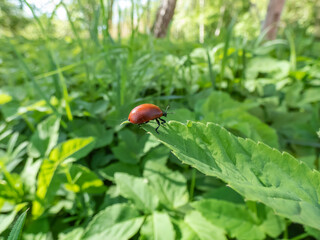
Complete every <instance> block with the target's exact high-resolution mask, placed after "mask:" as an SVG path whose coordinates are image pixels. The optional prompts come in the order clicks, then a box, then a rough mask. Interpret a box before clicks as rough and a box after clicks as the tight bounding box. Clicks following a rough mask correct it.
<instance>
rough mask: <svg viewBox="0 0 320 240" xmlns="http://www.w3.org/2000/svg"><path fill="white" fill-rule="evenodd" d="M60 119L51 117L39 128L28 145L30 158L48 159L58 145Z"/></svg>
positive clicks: (39, 125)
mask: <svg viewBox="0 0 320 240" xmlns="http://www.w3.org/2000/svg"><path fill="white" fill-rule="evenodd" d="M59 127H60V119H59V118H57V117H56V116H54V115H53V116H51V117H49V118H47V119H45V120H44V121H42V122H41V123H40V124H38V126H37V131H36V132H35V133H34V134H33V135H32V137H31V141H30V143H29V145H28V154H29V156H30V157H33V158H39V157H47V156H48V155H49V153H50V152H51V150H52V148H53V147H54V146H55V145H56V144H57V141H58V137H59Z"/></svg>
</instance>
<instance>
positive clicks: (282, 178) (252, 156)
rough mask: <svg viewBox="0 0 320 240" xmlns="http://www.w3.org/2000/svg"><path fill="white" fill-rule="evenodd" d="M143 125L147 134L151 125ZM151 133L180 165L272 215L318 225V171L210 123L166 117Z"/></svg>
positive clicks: (318, 227) (319, 207)
mask: <svg viewBox="0 0 320 240" xmlns="http://www.w3.org/2000/svg"><path fill="white" fill-rule="evenodd" d="M143 128H145V129H147V130H149V131H150V133H151V134H154V133H153V127H152V126H150V125H145V126H143ZM159 132H160V134H154V135H155V136H156V137H158V138H159V139H160V141H162V142H163V143H164V144H165V145H167V146H168V147H169V148H170V149H171V150H172V151H173V153H174V154H175V155H176V156H177V157H178V158H179V159H180V160H181V161H182V162H184V163H187V164H189V165H191V166H193V167H195V168H197V169H198V170H199V171H200V172H202V173H204V174H207V175H210V176H216V177H218V178H220V179H222V180H223V181H225V182H227V183H228V184H229V186H230V187H231V188H233V189H235V190H236V191H237V192H239V193H240V194H242V195H243V196H245V198H246V199H247V200H252V201H259V202H262V203H264V204H265V205H267V206H269V207H271V208H272V209H273V210H274V211H275V212H276V213H277V214H279V215H281V216H284V217H287V218H289V219H290V220H292V221H294V222H299V223H302V224H305V225H308V226H311V227H314V228H316V229H320V225H319V224H318V223H319V222H320V205H319V200H318V199H320V173H319V172H318V171H313V170H311V169H310V168H308V167H307V166H306V165H305V164H304V163H301V162H299V161H298V160H297V159H295V158H294V157H292V156H291V155H289V154H287V153H280V152H279V151H278V150H276V149H272V148H270V147H268V146H266V145H265V144H262V143H256V142H253V141H252V140H250V139H243V138H240V137H235V136H233V135H232V134H230V133H229V132H228V131H226V130H225V129H224V128H222V127H220V126H218V125H216V124H213V123H208V124H206V125H205V124H203V123H197V122H188V124H187V125H183V124H181V123H178V122H174V121H171V122H169V123H167V126H166V127H163V128H160V129H159Z"/></svg>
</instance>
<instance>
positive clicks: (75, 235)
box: [58, 227, 84, 240]
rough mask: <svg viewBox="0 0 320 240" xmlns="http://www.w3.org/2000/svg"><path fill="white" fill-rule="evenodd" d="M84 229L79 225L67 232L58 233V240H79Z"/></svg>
mask: <svg viewBox="0 0 320 240" xmlns="http://www.w3.org/2000/svg"><path fill="white" fill-rule="evenodd" d="M83 232H84V229H83V228H81V227H77V228H74V229H72V230H70V231H68V232H62V233H59V237H58V239H59V240H70V239H72V240H81V236H82V234H83Z"/></svg>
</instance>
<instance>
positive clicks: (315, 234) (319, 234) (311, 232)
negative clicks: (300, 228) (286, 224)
mask: <svg viewBox="0 0 320 240" xmlns="http://www.w3.org/2000/svg"><path fill="white" fill-rule="evenodd" d="M304 230H305V231H306V232H307V233H308V234H309V235H311V236H312V237H314V238H315V239H317V240H319V239H320V231H319V230H317V229H314V228H311V227H308V226H304Z"/></svg>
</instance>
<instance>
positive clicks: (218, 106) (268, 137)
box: [199, 91, 279, 147]
mask: <svg viewBox="0 0 320 240" xmlns="http://www.w3.org/2000/svg"><path fill="white" fill-rule="evenodd" d="M255 105H256V103H251V102H248V103H240V102H237V101H235V100H233V99H232V98H231V97H230V96H229V95H228V94H227V93H224V92H216V91H214V92H212V93H211V94H210V96H209V97H208V98H207V100H206V101H205V102H204V104H203V105H202V106H201V109H199V110H200V111H201V113H202V114H203V117H204V118H203V120H202V122H215V123H218V124H221V125H222V126H223V127H226V128H228V129H232V130H233V131H235V132H236V133H240V136H243V137H248V138H251V139H253V140H255V141H262V142H264V143H266V144H268V145H270V146H271V147H278V146H279V144H278V136H277V133H276V131H275V130H274V129H272V128H271V127H269V126H268V125H267V124H265V123H263V122H261V121H260V120H259V119H258V118H256V117H255V116H253V115H251V114H249V113H248V112H247V111H246V110H247V109H250V108H251V107H253V106H255Z"/></svg>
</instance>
